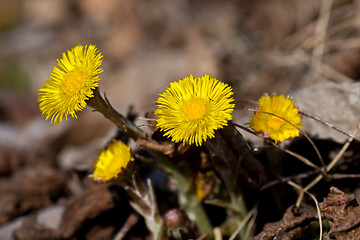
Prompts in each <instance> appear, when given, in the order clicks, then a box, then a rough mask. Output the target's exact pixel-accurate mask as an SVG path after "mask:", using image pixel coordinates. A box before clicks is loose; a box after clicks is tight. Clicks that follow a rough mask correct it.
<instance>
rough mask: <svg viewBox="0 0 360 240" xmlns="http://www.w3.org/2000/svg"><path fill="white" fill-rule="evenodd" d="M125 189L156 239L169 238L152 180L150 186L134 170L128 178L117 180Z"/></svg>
mask: <svg viewBox="0 0 360 240" xmlns="http://www.w3.org/2000/svg"><path fill="white" fill-rule="evenodd" d="M117 183H118V184H119V185H120V186H121V187H123V188H124V189H125V191H126V192H127V194H128V195H129V196H130V198H131V199H132V200H133V201H134V202H132V203H131V205H132V207H133V208H134V209H135V210H136V211H137V212H138V213H139V214H140V215H142V216H143V217H144V219H145V224H146V226H147V228H148V229H149V231H150V232H151V233H152V235H153V239H154V240H167V239H168V237H167V235H166V233H165V228H164V222H163V219H162V218H161V216H160V213H159V210H158V206H157V201H156V197H155V194H154V189H153V187H152V184H151V181H150V180H148V188H146V186H145V185H144V183H143V182H142V181H141V178H140V175H139V174H138V172H137V171H134V172H133V173H132V174H131V175H130V176H128V177H127V178H126V177H125V178H122V179H121V180H120V181H118V182H117Z"/></svg>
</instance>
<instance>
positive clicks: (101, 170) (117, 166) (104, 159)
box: [92, 140, 134, 182]
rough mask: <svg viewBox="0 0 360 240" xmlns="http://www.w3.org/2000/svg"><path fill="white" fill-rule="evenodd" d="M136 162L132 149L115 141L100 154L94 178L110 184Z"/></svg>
mask: <svg viewBox="0 0 360 240" xmlns="http://www.w3.org/2000/svg"><path fill="white" fill-rule="evenodd" d="M131 161H134V158H133V156H132V153H131V149H130V147H128V146H127V145H126V144H125V143H123V142H121V141H118V140H114V141H113V142H112V143H111V144H109V145H108V147H107V149H106V150H104V151H102V152H101V153H100V154H99V157H98V161H97V162H96V165H95V170H94V173H93V175H92V178H93V179H94V180H95V181H98V182H108V181H110V180H113V179H116V178H117V177H118V175H119V174H121V173H122V172H123V169H126V167H127V166H128V164H129V163H130V162H131Z"/></svg>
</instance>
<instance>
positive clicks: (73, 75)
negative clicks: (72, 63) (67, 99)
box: [61, 68, 85, 95]
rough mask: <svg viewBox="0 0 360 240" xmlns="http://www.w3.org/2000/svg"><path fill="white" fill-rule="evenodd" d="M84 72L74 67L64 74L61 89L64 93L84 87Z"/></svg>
mask: <svg viewBox="0 0 360 240" xmlns="http://www.w3.org/2000/svg"><path fill="white" fill-rule="evenodd" d="M84 78H85V74H84V72H82V71H81V70H80V69H77V68H76V69H75V70H73V71H71V72H69V73H67V74H66V75H65V76H64V79H63V80H62V82H61V90H62V92H63V93H64V94H65V95H72V94H74V93H75V94H76V93H78V92H79V91H80V90H81V89H82V88H83V87H84Z"/></svg>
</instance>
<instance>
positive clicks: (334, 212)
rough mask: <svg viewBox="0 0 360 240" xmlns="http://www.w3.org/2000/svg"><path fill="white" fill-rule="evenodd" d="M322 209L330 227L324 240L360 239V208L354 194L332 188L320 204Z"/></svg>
mask: <svg viewBox="0 0 360 240" xmlns="http://www.w3.org/2000/svg"><path fill="white" fill-rule="evenodd" d="M320 209H321V211H322V213H323V214H324V216H325V217H326V218H327V219H328V220H329V225H330V231H329V233H328V234H326V235H325V237H324V239H337V240H351V239H354V240H357V239H360V207H359V204H358V202H357V201H356V198H355V196H354V195H353V194H345V193H344V192H342V191H340V190H339V189H337V188H336V187H331V188H330V193H329V195H328V196H327V197H326V198H325V199H324V201H323V202H322V203H320Z"/></svg>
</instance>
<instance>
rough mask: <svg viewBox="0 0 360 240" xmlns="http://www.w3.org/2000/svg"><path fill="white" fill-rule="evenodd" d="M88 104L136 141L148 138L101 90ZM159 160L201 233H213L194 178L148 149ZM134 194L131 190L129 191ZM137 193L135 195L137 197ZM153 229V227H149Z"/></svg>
mask: <svg viewBox="0 0 360 240" xmlns="http://www.w3.org/2000/svg"><path fill="white" fill-rule="evenodd" d="M87 104H88V105H89V106H90V107H92V108H93V109H94V110H95V111H98V112H100V113H102V114H103V115H104V117H106V118H107V119H109V120H110V121H112V122H113V123H114V124H115V125H116V126H117V127H118V128H119V129H120V130H122V131H124V132H125V133H127V134H128V135H129V137H130V138H132V139H133V140H134V141H136V140H138V139H140V138H146V134H145V133H144V132H143V131H142V130H141V129H139V128H138V127H136V126H135V125H134V124H133V123H131V122H129V121H128V120H127V119H126V118H125V117H124V116H123V115H121V114H120V113H119V112H117V111H116V110H115V109H114V108H113V107H112V106H111V104H110V103H109V101H108V100H107V99H106V97H105V99H104V98H103V97H102V96H101V95H100V93H99V90H98V89H96V90H95V91H94V97H93V98H90V99H89V100H88V101H87ZM148 150H149V152H150V153H151V155H153V156H154V157H155V158H156V159H157V160H158V162H159V164H157V167H159V168H160V169H162V170H163V171H164V172H166V173H168V174H169V177H170V178H171V179H172V180H173V181H174V182H175V184H177V186H178V188H179V193H178V198H179V204H180V206H182V207H183V208H184V210H185V211H186V212H187V214H188V215H189V217H190V218H191V219H192V220H194V221H195V223H196V224H197V226H198V228H199V230H200V232H201V233H211V231H212V227H211V224H210V221H209V219H208V217H207V215H206V213H205V210H204V208H203V207H202V205H201V202H199V200H198V199H197V198H196V195H195V191H194V190H193V189H192V179H191V178H190V177H185V176H184V174H183V173H181V172H180V171H179V169H178V168H177V167H176V166H175V164H173V163H172V162H171V160H170V159H169V158H168V157H167V156H165V155H164V154H162V153H160V152H158V151H155V150H152V149H148ZM128 193H130V194H132V195H133V194H134V192H133V193H132V192H131V191H130V192H128ZM136 196H137V195H134V197H136ZM149 230H151V229H149Z"/></svg>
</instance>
